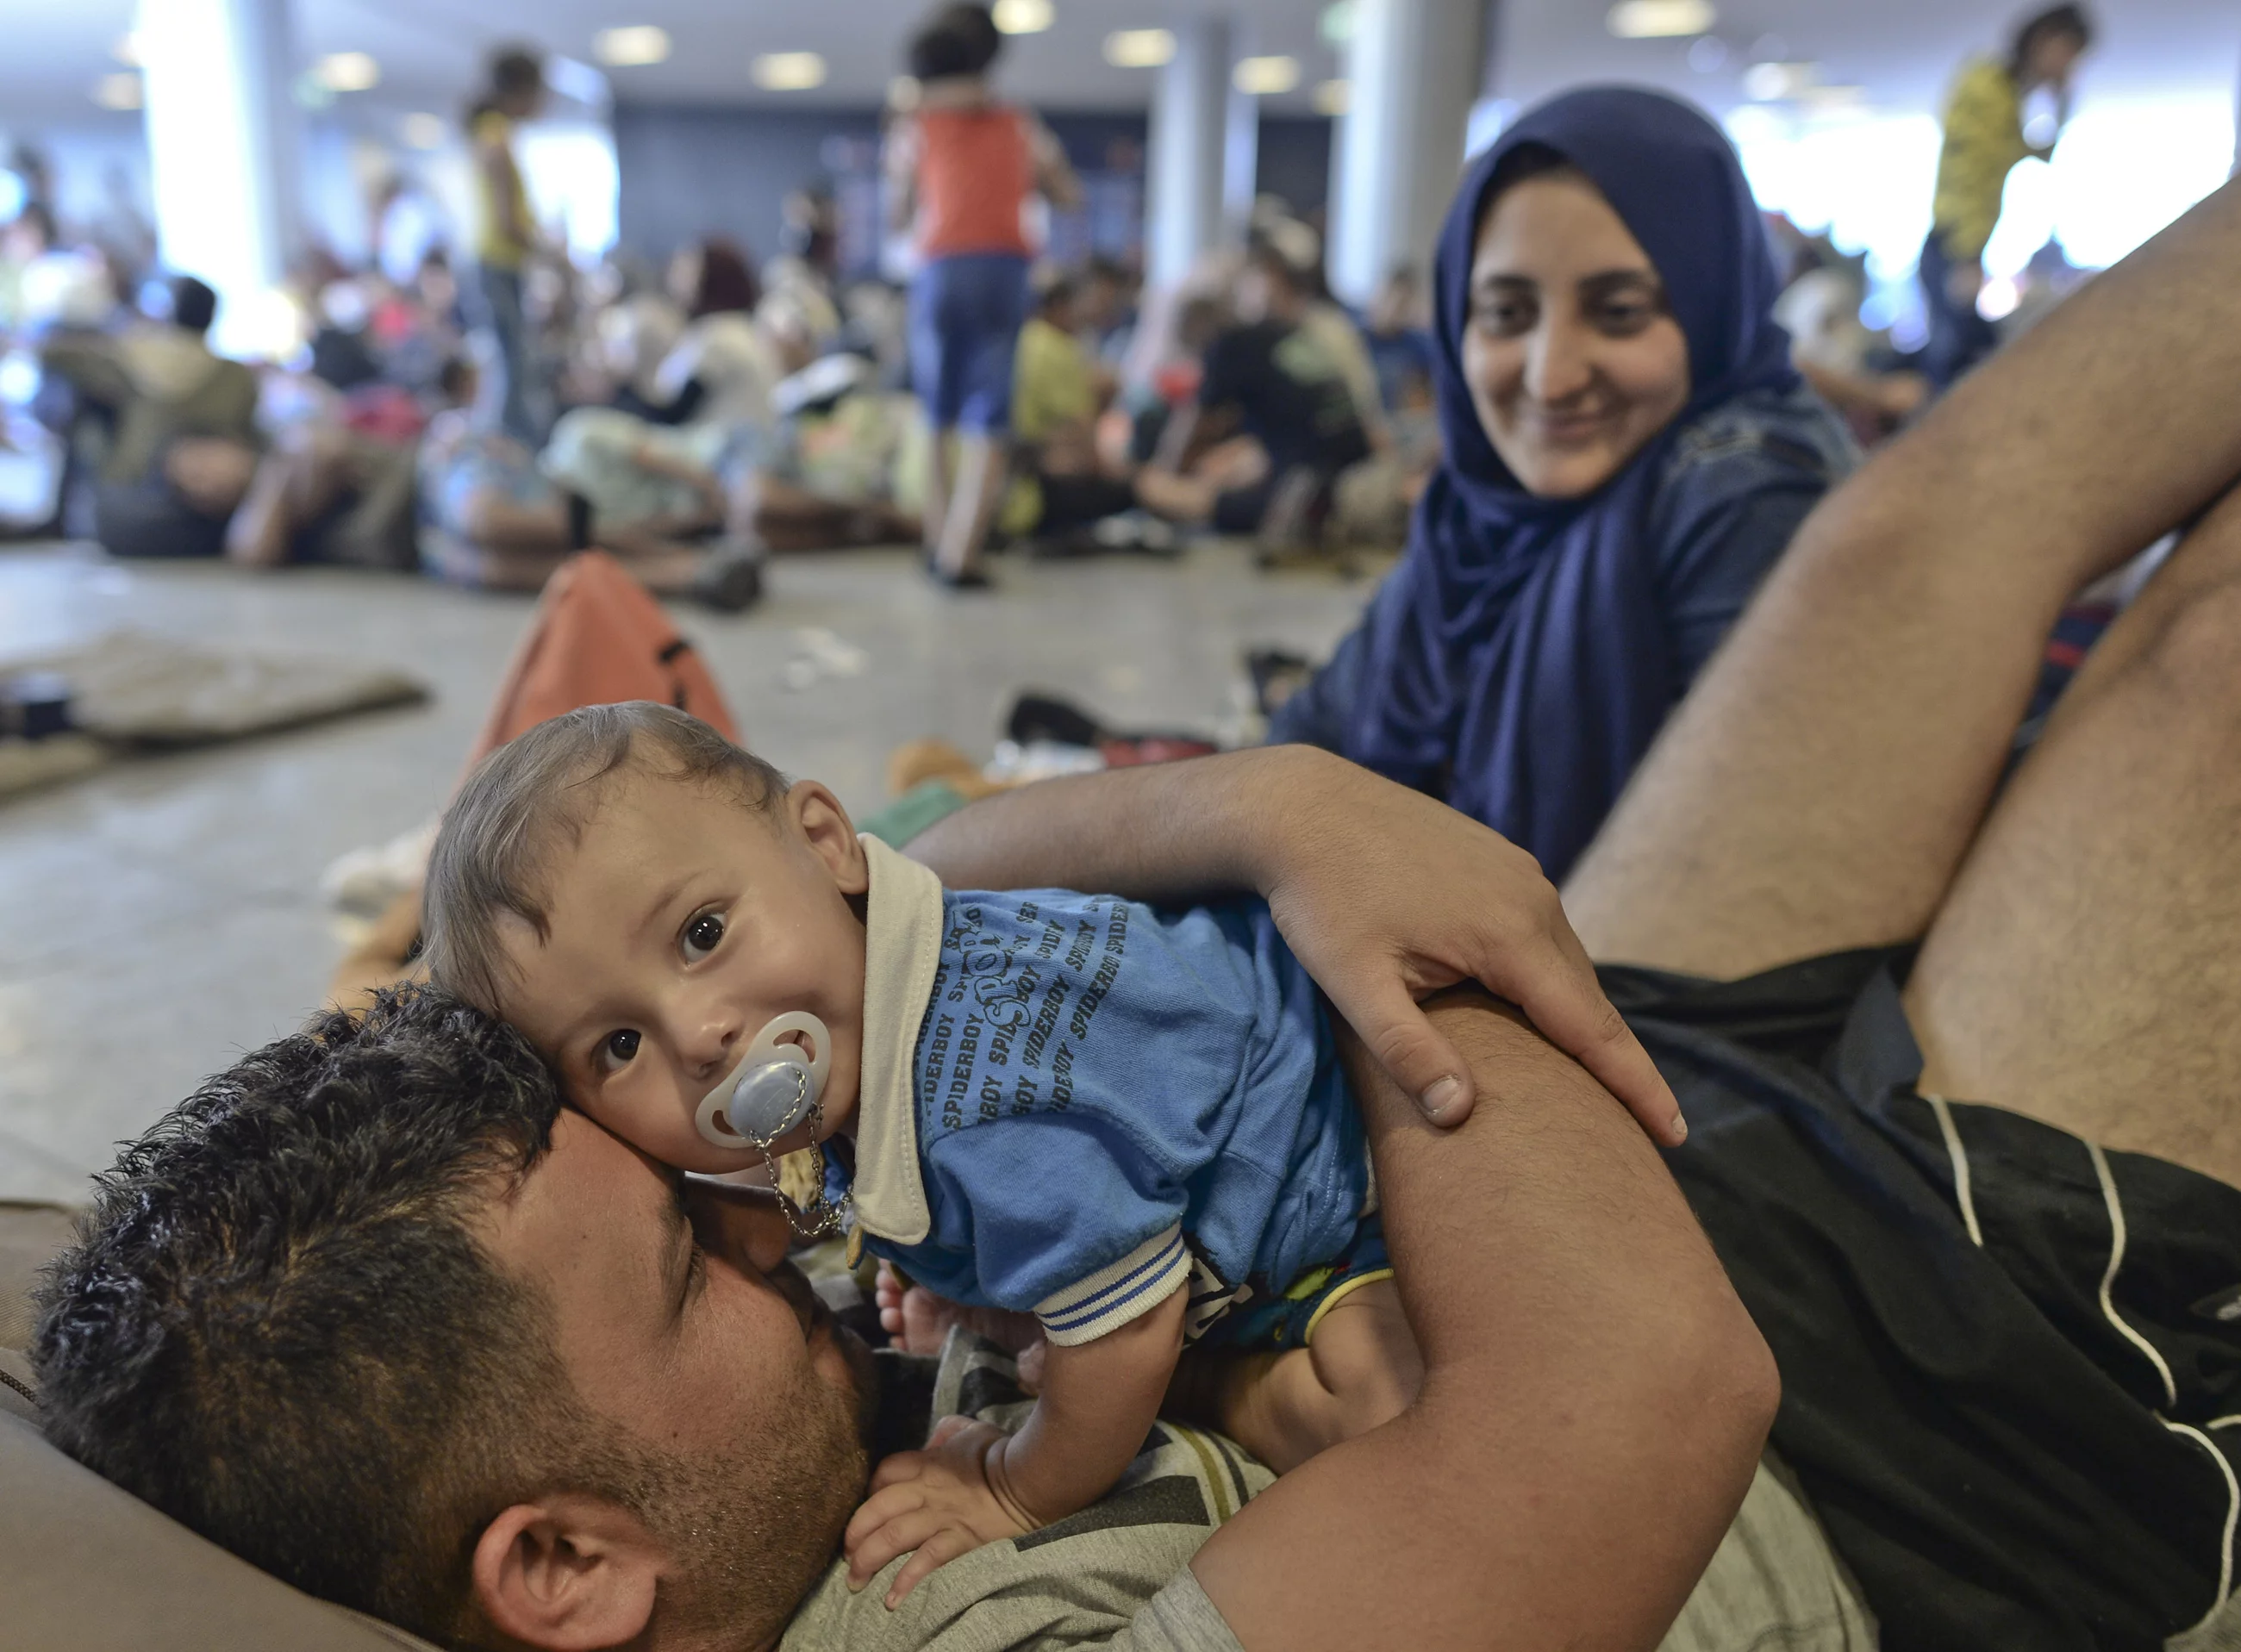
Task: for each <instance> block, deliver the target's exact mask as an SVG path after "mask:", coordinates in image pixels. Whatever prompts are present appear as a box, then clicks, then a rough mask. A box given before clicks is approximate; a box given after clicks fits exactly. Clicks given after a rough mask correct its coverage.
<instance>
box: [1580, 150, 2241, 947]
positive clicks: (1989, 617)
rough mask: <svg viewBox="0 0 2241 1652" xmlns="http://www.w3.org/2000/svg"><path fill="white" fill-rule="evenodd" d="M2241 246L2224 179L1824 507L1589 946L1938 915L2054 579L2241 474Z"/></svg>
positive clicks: (1824, 931)
mask: <svg viewBox="0 0 2241 1652" xmlns="http://www.w3.org/2000/svg"><path fill="white" fill-rule="evenodd" d="M2236 268H2241V186H2237V185H2231V184H2229V185H2228V186H2227V187H2226V188H2224V189H2223V190H2221V191H2218V193H2217V194H2216V195H2214V196H2212V197H2211V198H2210V199H2209V200H2208V201H2206V202H2204V204H2202V205H2201V206H2199V207H2198V208H2196V209H2195V210H2194V211H2192V212H2191V213H2189V214H2188V215H2187V216H2186V217H2184V218H2183V219H2181V220H2180V221H2179V223H2177V224H2175V225H2173V226H2172V227H2171V229H2169V230H2167V231H2164V233H2163V234H2162V235H2160V236H2158V237H2156V238H2155V240H2153V241H2152V242H2151V243H2150V244H2148V245H2147V246H2145V247H2144V248H2143V249H2141V251H2139V252H2137V253H2136V254H2134V255H2133V256H2132V257H2130V258H2128V259H2126V260H2125V261H2124V263H2123V264H2120V265H2118V266H2117V268H2116V269H2115V270H2113V271H2111V272H2110V273H2108V274H2107V275H2105V276H2103V277H2101V278H2097V280H2095V281H2094V282H2093V283H2092V284H2090V286H2088V287H2087V288H2086V289H2085V290H2084V291H2082V292H2080V293H2078V294H2077V295H2076V296H2075V297H2073V298H2070V300H2069V301H2068V302H2066V303H2065V304H2064V305H2063V306H2062V308H2061V309H2060V310H2059V311H2057V312H2056V313H2055V314H2054V315H2053V316H2052V317H2050V318H2049V319H2048V320H2047V321H2046V322H2044V324H2041V325H2040V326H2039V327H2037V329H2035V330H2034V331H2032V332H2030V334H2028V335H2027V336H2025V337H2024V338H2023V339H2021V340H2019V341H2018V342H2017V344H2015V345H2014V346H2012V347H2011V348H2010V350H2009V351H2006V352H2005V353H2004V355H2002V356H2001V357H2000V358H1997V359H1996V360H1995V361H1993V362H1992V363H1991V364H1990V365H1988V366H1986V367H1985V368H1983V370H1981V371H1978V372H1977V373H1976V374H1975V375H1973V376H1972V377H1971V378H1969V379H1968V380H1966V381H1965V382H1964V383H1963V385H1961V386H1960V387H1959V388H1958V389H1957V390H1956V391H1954V393H1953V394H1952V395H1951V396H1950V397H1949V398H1946V400H1945V401H1944V402H1943V404H1941V405H1939V406H1938V407H1937V409H1936V410H1935V411H1932V413H1931V414H1930V417H1929V418H1926V419H1924V420H1923V423H1922V425H1920V426H1919V427H1918V428H1917V429H1916V430H1915V431H1912V432H1910V434H1909V435H1907V436H1906V437H1904V438H1901V439H1900V440H1899V441H1897V442H1896V443H1894V444H1893V445H1891V446H1890V448H1889V449H1887V450H1886V451H1884V452H1883V453H1882V454H1880V455H1879V456H1878V457H1877V458H1876V459H1875V460H1874V461H1873V462H1872V463H1870V465H1867V466H1866V467H1865V468H1864V469H1863V471H1862V472H1860V474H1859V475H1858V476H1857V477H1856V478H1853V479H1852V480H1851V481H1850V482H1849V483H1847V484H1846V485H1844V486H1843V488H1841V489H1839V490H1838V491H1837V492H1836V494H1834V495H1832V496H1831V497H1830V499H1829V500H1828V501H1827V502H1826V503H1825V504H1824V505H1823V506H1822V507H1821V508H1820V509H1819V510H1817V511H1816V512H1814V514H1813V515H1812V517H1811V518H1809V519H1808V521H1807V522H1806V524H1805V525H1804V527H1803V528H1802V529H1801V530H1800V531H1799V533H1798V538H1797V540H1796V544H1795V545H1794V546H1793V547H1792V549H1791V550H1790V552H1789V555H1788V556H1787V557H1785V558H1783V563H1782V565H1781V566H1780V567H1778V568H1777V569H1776V572H1775V573H1774V575H1773V577H1772V578H1771V579H1769V581H1768V583H1767V585H1766V588H1765V590H1764V591H1763V592H1761V593H1760V596H1759V598H1758V599H1757V601H1756V602H1755V603H1754V604H1753V605H1752V607H1751V609H1750V610H1749V612H1748V613H1747V614H1746V615H1745V616H1744V619H1743V623H1742V624H1741V625H1738V626H1737V628H1736V632H1735V633H1734V635H1733V636H1732V637H1731V638H1730V639H1729V642H1728V645H1727V646H1726V647H1725V648H1724V649H1723V651H1722V652H1721V653H1720V654H1719V656H1718V657H1717V658H1716V659H1714V661H1713V662H1712V665H1711V666H1710V668H1709V670H1707V671H1706V672H1705V673H1704V676H1703V677H1702V679H1701V680H1700V681H1699V683H1698V684H1697V686H1696V689H1695V691H1694V692H1692V693H1691V695H1690V696H1689V699H1688V701H1687V702H1686V703H1685V704H1684V705H1683V706H1682V708H1681V710H1680V711H1679V712H1677V713H1676V715H1675V717H1674V719H1673V721H1672V722H1671V724H1670V725H1669V726H1668V727H1667V729H1666V731H1665V733H1664V734H1663V735H1662V737H1661V738H1660V739H1659V742H1658V744H1657V746H1656V748H1655V749H1654V750H1653V751H1652V752H1651V753H1650V755H1649V759H1648V760H1647V761H1646V762H1645V763H1644V764H1643V766H1642V769H1641V771H1640V772H1638V773H1637V774H1636V777H1635V779H1634V782H1633V784H1632V785H1631V786H1629V788H1628V790H1627V792H1626V793H1625V795H1624V796H1623V797H1622V799H1621V800H1620V802H1619V806H1618V807H1617V809H1616V811H1615V812H1614V813H1613V814H1612V816H1611V819H1610V820H1609V823H1608V824H1607V825H1606V826H1605V827H1604V829H1603V831H1602V835H1601V836H1600V837H1599V838H1598V839H1596V841H1595V844H1594V846H1592V847H1591V848H1590V849H1589V852H1588V853H1587V855H1586V856H1585V857H1584V858H1583V859H1582V861H1581V863H1580V866H1579V867H1578V868H1577V870H1575V872H1574V873H1573V874H1572V877H1571V879H1570V880H1569V884H1568V886H1567V887H1566V889H1565V892H1564V893H1565V903H1566V906H1567V907H1568V908H1569V911H1570V913H1571V916H1572V920H1573V923H1574V925H1575V926H1576V927H1577V929H1578V931H1579V933H1580V935H1581V938H1582V940H1584V941H1585V942H1586V943H1587V946H1588V949H1589V952H1590V953H1592V954H1593V955H1595V957H1598V958H1602V959H1609V960H1614V961H1626V962H1636V963H1646V964H1656V965H1661V966H1665V967H1668V968H1673V969H1680V970H1686V971H1690V972H1694V973H1701V974H1706V975H1713V976H1720V977H1734V976H1738V975H1742V974H1745V973H1749V972H1751V971H1753V970H1756V969H1760V968H1763V967H1767V966H1772V965H1775V964H1778V963H1782V962H1784V961H1786V960H1791V959H1795V958H1800V957H1805V956H1809V955H1811V954H1814V953H1826V952H1831V951H1835V950H1837V949H1839V948H1843V947H1847V946H1864V945H1870V944H1873V943H1876V942H1882V941H1891V940H1904V939H1908V938H1910V937H1913V936H1917V935H1920V934H1922V933H1923V932H1924V931H1925V930H1926V929H1927V928H1928V926H1929V924H1930V918H1931V915H1932V914H1933V913H1935V912H1936V911H1937V907H1938V905H1939V903H1940V902H1941V901H1942V900H1943V898H1944V895H1945V893H1946V889H1947V887H1948V886H1949V885H1950V883H1951V882H1952V880H1953V877H1954V873H1955V872H1956V870H1957V868H1958V866H1959V865H1960V863H1961V859H1962V857H1963V854H1964V853H1966V851H1967V849H1968V847H1969V845H1970V840H1971V839H1973V838H1974V837H1975V836H1976V833H1977V826H1978V825H1979V821H1980V819H1981V817H1982V815H1983V811H1984V807H1985V805H1986V803H1987V801H1988V800H1989V799H1990V797H1991V795H1992V792H1993V788H1994V786H1996V784H1997V780H1998V778H1999V774H2000V772H2001V769H2002V766H2003V765H2004V761H2005V758H2006V754H2007V752H2008V749H2009V745H2010V740H2011V739H2012V737H2013V734H2014V731H2015V727H2016V725H2017V720H2018V719H2019V718H2020V716H2021V714H2022V712H2023V709H2024V706H2025V704H2026V703H2027V701H2028V699H2029V696H2030V689H2031V685H2032V683H2033V681H2034V680H2035V679H2036V677H2037V669H2038V664H2039V659H2040V655H2041V652H2042V651H2043V649H2044V643H2045V638H2046V635H2047V632H2048V630H2049V629H2050V626H2051V625H2052V624H2053V621H2054V619H2055V616H2056V615H2057V613H2058V612H2060V609H2061V606H2062V605H2063V603H2064V601H2065V600H2067V599H2069V597H2070V595H2071V594H2072V593H2073V592H2076V591H2077V589H2078V588H2079V587H2081V586H2082V585H2084V584H2085V583H2086V582H2087V581H2089V580H2090V579H2092V578H2094V577H2095V576H2096V575H2097V574H2099V573H2101V572H2105V571H2106V570H2108V569H2110V568H2111V567H2114V566H2116V565H2117V564H2118V563H2120V562H2122V561H2123V560H2124V558H2127V557H2129V556H2131V554H2132V553H2134V552H2137V551H2138V550H2139V549H2140V548H2141V547H2143V546H2144V545H2147V544H2149V543H2150V542H2151V541H2152V540H2154V539H2155V538H2158V537H2159V536H2160V535H2162V534H2163V533H2164V532H2166V531H2168V530H2169V529H2171V528H2172V527H2174V526H2177V525H2178V524H2180V523H2181V522H2183V521H2184V520H2186V519H2188V518H2191V516H2192V515H2194V514H2195V513H2196V512H2198V511H2199V510H2201V509H2202V507H2203V506H2204V505H2206V504H2207V503H2208V502H2209V501H2210V500H2211V499H2212V498H2215V497H2216V496H2217V495H2218V493H2220V492H2223V491H2224V487H2225V485H2227V483H2228V482H2230V481H2231V479H2232V478H2233V477H2234V476H2235V475H2236V474H2237V473H2241V400H2237V399H2236V398H2235V397H2234V395H2233V391H2232V386H2233V385H2235V384H2236V383H2241V289H2237V288H2236V287H2235V285H2234V284H2233V282H2232V279H2231V271H2233V270H2234V269H2236ZM2157 801H2161V799H2157V800H2148V799H2141V800H2139V802H2140V806H2142V807H2144V808H2148V807H2153V806H2156V802H2157ZM2072 875H2075V874H2074V873H2073V874H2072Z"/></svg>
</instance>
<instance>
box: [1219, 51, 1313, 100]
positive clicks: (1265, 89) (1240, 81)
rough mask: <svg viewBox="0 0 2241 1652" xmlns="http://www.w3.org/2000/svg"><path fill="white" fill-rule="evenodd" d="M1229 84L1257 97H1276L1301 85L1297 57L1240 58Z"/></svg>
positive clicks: (1231, 74)
mask: <svg viewBox="0 0 2241 1652" xmlns="http://www.w3.org/2000/svg"><path fill="white" fill-rule="evenodd" d="M1229 84H1231V85H1233V86H1234V87H1236V88H1237V90H1240V91H1241V92H1244V93H1247V94H1248V96H1251V97H1281V96H1282V95H1283V94H1284V93H1286V92H1288V91H1289V90H1292V88H1293V87H1294V86H1296V85H1298V84H1300V60H1299V59H1298V58H1297V57H1240V58H1239V59H1238V60H1237V67H1236V68H1235V69H1234V70H1232V71H1231V73H1230V77H1229Z"/></svg>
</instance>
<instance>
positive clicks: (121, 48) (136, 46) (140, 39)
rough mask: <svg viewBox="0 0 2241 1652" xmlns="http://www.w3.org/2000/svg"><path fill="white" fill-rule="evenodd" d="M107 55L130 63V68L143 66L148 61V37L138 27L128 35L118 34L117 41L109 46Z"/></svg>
mask: <svg viewBox="0 0 2241 1652" xmlns="http://www.w3.org/2000/svg"><path fill="white" fill-rule="evenodd" d="M109 55H110V57H114V58H116V59H117V62H119V63H121V64H130V66H131V67H132V68H135V69H142V68H145V67H146V66H147V62H148V37H147V35H146V34H145V33H144V31H142V30H138V29H135V30H133V31H132V32H131V33H130V34H129V35H119V36H117V43H116V44H115V45H113V46H111V47H110V49H109Z"/></svg>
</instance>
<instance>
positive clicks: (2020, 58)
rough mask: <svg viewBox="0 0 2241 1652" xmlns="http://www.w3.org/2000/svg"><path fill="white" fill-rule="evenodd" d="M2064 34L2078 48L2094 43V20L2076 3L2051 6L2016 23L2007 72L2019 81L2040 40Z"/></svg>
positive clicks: (2081, 48) (2082, 48)
mask: <svg viewBox="0 0 2241 1652" xmlns="http://www.w3.org/2000/svg"><path fill="white" fill-rule="evenodd" d="M2061 35H2067V36H2068V37H2070V38H2071V39H2072V40H2075V41H2076V42H2077V49H2078V50H2080V51H2083V50H2085V48H2086V47H2088V46H2090V45H2091V44H2092V43H2093V20H2092V18H2090V17H2088V16H2087V15H2086V13H2085V8H2084V7H2083V6H2077V5H2059V6H2050V7H2048V8H2047V10H2044V11H2042V12H2039V13H2037V15H2036V16H2033V17H2026V18H2025V19H2024V21H2023V22H2022V23H2018V24H2017V26H2016V39H2015V44H2014V46H2013V47H2012V48H2010V50H2009V52H2008V73H2009V74H2010V76H2011V77H2014V78H2016V79H2017V80H2021V79H2022V78H2023V77H2024V71H2025V70H2027V69H2028V68H2029V67H2030V55H2031V52H2032V50H2034V49H2035V48H2036V47H2037V45H2038V43H2039V42H2040V41H2042V40H2048V39H2052V38H2054V37H2057V36H2061Z"/></svg>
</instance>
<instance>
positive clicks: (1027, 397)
mask: <svg viewBox="0 0 2241 1652" xmlns="http://www.w3.org/2000/svg"><path fill="white" fill-rule="evenodd" d="M1080 298H1081V283H1080V280H1079V279H1078V278H1075V277H1073V276H1058V277H1055V278H1052V279H1051V280H1049V281H1047V282H1046V283H1045V284H1044V285H1043V287H1042V290H1041V293H1040V297H1039V298H1038V299H1037V300H1036V304H1035V312H1034V314H1033V315H1032V316H1030V317H1028V318H1027V325H1026V326H1025V327H1023V328H1022V329H1020V342H1019V346H1018V348H1017V350H1016V351H1014V353H1013V374H1012V442H1013V449H1014V451H1015V454H1016V457H1017V458H1018V460H1019V475H1018V478H1017V480H1016V481H1015V482H1014V484H1013V486H1014V488H1015V489H1018V490H1020V491H1023V492H1030V493H1032V495H1033V496H1034V499H1033V510H1032V513H1031V515H1028V518H1027V519H1029V520H1031V521H1032V523H1033V524H1034V526H1033V529H1032V532H1034V535H1035V537H1036V538H1037V540H1038V542H1039V544H1040V545H1044V546H1046V547H1047V548H1049V549H1051V550H1052V551H1054V552H1056V551H1058V550H1060V549H1061V548H1062V546H1063V544H1064V543H1066V536H1068V535H1073V534H1078V532H1080V530H1082V529H1084V528H1087V526H1088V525H1089V524H1091V523H1093V522H1095V521H1097V520H1099V519H1100V518H1104V517H1108V516H1112V515H1114V514H1116V513H1118V512H1122V511H1127V510H1129V509H1132V508H1133V507H1134V505H1135V503H1136V490H1135V486H1134V483H1133V482H1132V481H1131V480H1130V479H1129V478H1127V477H1126V476H1121V475H1112V474H1107V472H1105V470H1104V468H1103V466H1102V465H1100V462H1099V459H1098V456H1097V443H1096V433H1095V428H1094V427H1095V423H1096V419H1097V415H1098V414H1099V412H1100V411H1102V409H1103V406H1104V404H1105V402H1106V400H1107V391H1106V388H1105V385H1103V383H1102V382H1101V381H1100V370H1099V368H1098V366H1097V364H1096V363H1095V362H1094V361H1093V360H1092V359H1091V358H1090V354H1089V351H1088V348H1087V346H1086V345H1085V344H1083V343H1082V342H1081V339H1080V337H1079V335H1078V333H1077V332H1076V328H1077V326H1078V325H1079V324H1080V308H1079V306H1080ZM1023 514H1026V513H1025V512H1023Z"/></svg>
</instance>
